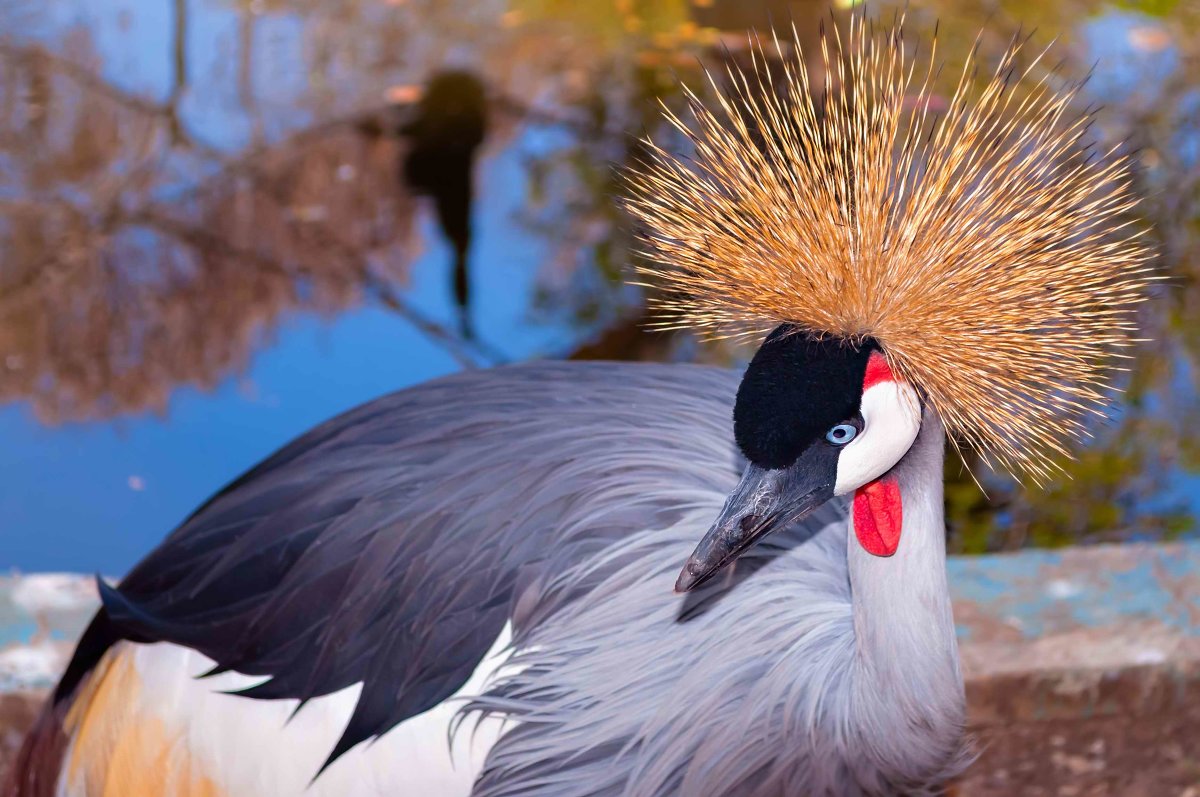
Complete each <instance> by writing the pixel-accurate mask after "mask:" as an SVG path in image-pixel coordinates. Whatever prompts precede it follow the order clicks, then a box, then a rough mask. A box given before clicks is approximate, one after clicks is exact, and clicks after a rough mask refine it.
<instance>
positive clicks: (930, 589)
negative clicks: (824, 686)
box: [847, 409, 964, 782]
mask: <svg viewBox="0 0 1200 797" xmlns="http://www.w3.org/2000/svg"><path fill="white" fill-rule="evenodd" d="M944 445H945V433H944V430H943V427H942V423H941V420H940V419H939V418H938V417H937V415H936V413H934V412H933V411H932V410H930V409H927V410H926V411H925V414H924V418H923V420H922V425H921V431H920V433H919V434H918V436H917V439H916V441H915V442H914V443H913V446H912V448H911V449H910V450H909V452H908V453H907V454H906V455H905V457H904V459H903V460H901V462H900V463H899V464H898V465H897V466H896V467H895V468H894V469H893V471H892V474H893V475H894V476H895V477H896V478H897V480H898V482H899V485H900V494H901V500H902V503H903V508H902V514H903V521H902V524H903V525H902V527H901V535H900V545H899V548H898V550H897V551H896V553H895V554H894V555H892V556H891V557H887V558H883V557H878V556H874V555H872V554H870V553H867V552H866V551H865V550H863V548H862V546H861V545H860V544H859V542H858V540H857V538H856V537H855V535H854V530H853V528H850V529H849V532H850V533H849V534H848V535H847V536H848V540H847V544H848V546H849V549H848V558H849V575H850V589H851V593H852V601H853V616H854V631H855V647H856V657H855V669H854V679H853V680H854V689H853V698H852V707H851V712H852V725H851V727H852V730H851V732H852V733H855V734H858V735H859V736H860V739H861V742H862V749H863V750H865V751H867V753H868V755H870V756H872V757H873V758H875V760H876V764H877V765H878V766H879V768H880V769H881V770H883V771H884V772H893V773H899V774H900V780H901V781H904V780H908V779H909V778H911V781H912V782H919V781H924V780H925V779H926V778H927V777H929V776H930V775H931V774H934V773H937V772H938V771H939V770H942V771H945V772H946V773H947V774H952V772H953V770H955V769H957V768H958V767H959V766H961V764H962V763H963V756H962V739H963V714H964V697H963V684H962V675H961V672H960V670H959V664H958V646H957V644H956V642H955V634H954V617H953V615H952V613H951V607H950V595H949V590H948V588H947V584H946V543H945V533H946V532H945V520H944V517H943V508H942V459H943V448H944ZM853 522H854V521H853V517H851V520H850V523H851V526H852V525H853Z"/></svg>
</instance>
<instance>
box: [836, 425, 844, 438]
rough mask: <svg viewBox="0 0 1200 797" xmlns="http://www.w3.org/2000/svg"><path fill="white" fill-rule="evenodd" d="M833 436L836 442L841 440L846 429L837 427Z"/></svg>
mask: <svg viewBox="0 0 1200 797" xmlns="http://www.w3.org/2000/svg"><path fill="white" fill-rule="evenodd" d="M833 436H834V437H836V438H837V439H838V440H841V439H842V438H843V437H845V436H846V427H844V426H839V427H837V428H836V429H834V430H833Z"/></svg>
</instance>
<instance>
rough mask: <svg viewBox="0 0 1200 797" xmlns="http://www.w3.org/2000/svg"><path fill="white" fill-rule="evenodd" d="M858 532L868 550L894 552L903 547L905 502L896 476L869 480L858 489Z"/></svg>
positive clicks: (856, 528)
mask: <svg viewBox="0 0 1200 797" xmlns="http://www.w3.org/2000/svg"><path fill="white" fill-rule="evenodd" d="M853 514H854V534H855V536H857V537H858V544H859V545H861V546H862V547H863V550H864V551H866V552H867V553H871V554H875V555H876V556H891V555H892V554H894V553H895V552H896V549H897V548H899V547H900V528H901V526H902V525H903V521H904V517H903V515H904V506H903V503H902V502H901V500H900V484H899V483H898V482H897V481H896V477H894V476H884V477H883V478H880V479H876V480H875V481H873V482H867V483H866V484H864V485H863V486H862V487H859V488H858V489H857V490H855V491H854V509H853Z"/></svg>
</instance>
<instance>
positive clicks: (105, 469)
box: [0, 0, 1200, 575]
mask: <svg viewBox="0 0 1200 797" xmlns="http://www.w3.org/2000/svg"><path fill="white" fill-rule="evenodd" d="M906 5H907V7H908V18H909V25H908V26H909V28H910V30H912V31H914V32H918V33H921V34H923V35H925V36H928V35H929V34H930V33H931V32H932V31H933V28H934V24H935V22H938V21H940V33H939V41H938V45H939V49H940V52H941V54H942V57H943V58H944V59H945V61H946V63H947V69H946V70H945V75H944V77H946V78H947V79H949V78H951V77H952V76H953V75H954V74H957V69H958V66H959V65H961V63H962V61H963V59H964V58H965V57H966V56H967V54H968V52H969V50H970V48H971V47H972V46H973V44H974V42H975V38H976V34H977V33H978V31H979V30H980V28H982V27H984V26H985V25H986V30H985V31H984V33H983V36H982V39H981V41H980V45H979V46H980V48H981V50H982V51H983V61H984V62H985V63H994V62H995V59H996V58H997V57H998V56H999V54H1000V52H1001V51H1002V50H1003V49H1004V47H1005V46H1006V45H1007V43H1008V41H1009V40H1010V38H1011V37H1012V36H1013V35H1015V34H1017V33H1018V31H1019V30H1024V31H1026V32H1028V31H1029V30H1030V29H1033V28H1036V33H1035V34H1034V40H1035V43H1038V44H1046V43H1049V42H1050V41H1051V40H1052V39H1054V38H1057V39H1058V44H1057V46H1056V48H1055V53H1056V55H1057V56H1059V57H1061V58H1062V59H1063V61H1064V63H1063V64H1062V66H1061V69H1062V72H1063V74H1064V75H1066V76H1068V77H1070V76H1075V77H1078V76H1082V75H1083V74H1085V73H1086V72H1088V70H1089V69H1090V70H1092V72H1093V75H1092V79H1091V82H1090V83H1089V84H1088V87H1087V89H1086V90H1085V97H1084V102H1085V103H1093V104H1097V105H1099V104H1103V108H1102V109H1101V110H1100V111H1099V113H1098V115H1097V120H1096V124H1095V125H1094V127H1093V129H1092V132H1093V134H1094V136H1095V137H1096V140H1097V141H1098V142H1099V143H1101V144H1103V145H1105V146H1109V145H1113V144H1118V143H1119V144H1120V145H1121V146H1122V147H1126V148H1130V149H1136V150H1137V151H1138V152H1139V153H1140V154H1139V161H1140V171H1139V175H1138V181H1139V191H1140V192H1141V193H1142V194H1143V195H1144V197H1145V200H1144V202H1143V204H1142V207H1141V209H1140V212H1141V214H1142V215H1143V218H1142V219H1141V220H1139V223H1141V224H1145V225H1152V227H1153V232H1152V235H1153V236H1154V240H1155V242H1156V245H1157V247H1158V251H1159V253H1160V255H1159V258H1158V262H1157V267H1158V268H1159V269H1160V270H1161V273H1162V274H1163V275H1164V276H1166V277H1167V278H1168V279H1167V280H1166V281H1164V282H1163V283H1162V284H1161V286H1160V288H1159V290H1158V292H1157V294H1156V296H1155V297H1154V299H1153V301H1152V302H1151V303H1149V304H1147V305H1146V306H1145V307H1144V312H1143V335H1144V337H1146V338H1147V339H1148V342H1145V343H1141V344H1139V345H1138V347H1137V349H1136V352H1135V354H1134V357H1133V359H1132V360H1130V361H1129V362H1128V368H1129V370H1128V373H1127V374H1125V376H1124V377H1123V379H1124V382H1125V383H1126V384H1125V387H1126V392H1125V394H1124V396H1123V397H1122V398H1121V399H1120V400H1119V402H1118V403H1117V404H1116V405H1115V406H1114V409H1113V413H1112V419H1111V421H1110V422H1109V423H1107V424H1098V425H1097V426H1096V428H1095V429H1094V434H1095V438H1094V440H1093V441H1092V443H1091V444H1090V445H1089V446H1088V447H1087V448H1086V449H1084V450H1083V451H1082V452H1081V456H1080V458H1079V459H1078V461H1076V462H1073V463H1067V464H1066V469H1067V477H1064V478H1062V479H1060V480H1059V481H1057V482H1055V483H1054V484H1052V485H1050V489H1049V490H1044V491H1043V490H1036V489H1031V490H1026V489H1023V488H1022V487H1020V486H1019V485H1017V484H1015V483H1013V482H1012V481H1010V480H1008V479H1007V478H1005V477H1003V476H1000V475H997V474H993V473H990V472H988V471H987V470H986V469H985V468H983V467H982V465H981V464H980V463H978V462H977V461H975V459H974V458H973V456H972V455H970V454H969V453H968V455H967V464H968V465H969V466H970V467H971V468H972V469H974V471H975V473H976V474H977V476H978V477H979V481H980V483H979V484H977V483H976V482H975V481H974V480H973V479H971V478H970V476H969V474H968V473H967V471H966V470H965V469H964V468H963V466H962V462H961V460H959V459H956V458H953V457H952V458H950V464H949V465H948V475H949V477H950V484H949V486H948V490H947V502H948V510H949V513H948V514H949V521H950V545H951V549H952V551H954V552H960V553H978V552H988V551H1000V550H1012V549H1019V548H1024V547H1029V546H1035V547H1057V546H1062V545H1066V544H1071V543H1078V542H1094V541H1099V540H1130V539H1141V540H1167V539H1172V538H1176V537H1179V536H1181V535H1182V536H1188V535H1195V534H1196V529H1197V512H1198V511H1200V475H1198V474H1200V436H1197V435H1196V434H1195V433H1194V431H1193V430H1194V429H1196V428H1197V425H1198V424H1200V402H1198V392H1197V385H1198V379H1200V373H1198V371H1197V363H1198V360H1197V358H1198V357H1200V324H1198V323H1197V319H1198V318H1200V288H1198V287H1197V281H1196V276H1197V274H1198V273H1200V62H1198V61H1200V58H1198V56H1200V4H1197V3H1194V2H1184V1H1183V0H1146V2H1140V3H1134V2H1128V3H1126V2H1117V3H1102V2H1085V1H1083V0H1049V1H1048V0H1039V2H1030V1H1029V0H1012V2H948V0H946V1H943V0H912V2H909V3H907V4H906ZM847 13H848V9H847V8H846V7H838V6H835V7H833V8H832V9H831V8H830V7H829V5H828V4H827V3H825V2H783V0H759V1H758V2H741V0H738V1H736V2H735V1H734V0H653V1H651V0H592V1H591V2H586V3H583V2H571V1H569V0H342V2H322V1H321V0H156V1H155V2H149V1H148V0H142V1H141V2H139V1H138V0H0V401H2V405H0V568H5V569H9V568H13V569H18V570H22V571H27V572H28V571H39V570H68V571H82V572H95V571H102V572H104V573H106V574H112V575H119V574H121V573H123V572H124V571H125V570H126V569H128V568H129V567H130V566H131V565H132V563H133V562H134V561H136V560H137V559H138V558H139V557H140V556H142V555H143V554H144V553H145V552H146V551H148V550H149V549H150V548H151V547H152V546H153V545H154V544H155V543H156V542H157V541H158V540H159V539H160V538H161V537H162V536H163V535H165V534H166V533H167V532H168V531H169V530H170V529H171V528H172V527H173V526H174V525H175V524H176V523H177V522H179V521H180V520H181V519H182V518H183V517H184V516H185V515H186V514H187V513H188V512H189V511H190V510H191V509H192V508H194V507H195V506H196V505H197V504H199V503H200V502H201V501H202V500H203V499H204V498H205V497H206V496H208V495H210V494H211V493H213V492H214V491H215V490H217V489H218V488H219V487H221V486H222V485H223V484H224V483H226V482H227V481H229V480H230V479H232V478H233V477H234V476H236V475H237V474H238V473H239V472H241V471H242V470H244V469H245V468H247V467H249V466H251V465H253V464H254V463H255V462H257V461H258V460H259V459H261V458H262V457H264V456H266V455H267V454H269V453H270V452H271V451H272V450H274V449H275V448H276V447H278V446H280V445H281V444H283V443H284V442H286V441H287V440H289V439H290V438H292V437H293V436H295V435H297V434H299V433H300V432H302V431H304V430H305V429H307V428H308V427H309V426H311V425H313V424H315V423H317V422H318V421H321V420H323V419H325V418H327V417H329V416H331V415H333V414H335V413H337V412H339V411H341V410H344V409H347V408H349V407H352V406H354V405H356V404H359V403H361V402H363V401H365V400H367V399H370V398H373V397H375V396H378V395H380V394H382V393H385V392H388V391H392V390H396V389H399V388H403V387H405V386H407V385H411V384H413V383H416V382H419V381H422V380H426V379H429V378H431V377H436V376H439V375H442V374H446V373H449V372H452V371H455V370H458V369H462V368H473V367H486V366H489V365H493V364H498V363H503V362H509V361H515V360H524V359H529V358H533V357H575V358H615V359H655V360H694V361H703V362H712V363H720V364H728V365H736V364H738V363H739V362H742V361H743V360H744V358H745V357H746V356H747V355H748V353H749V352H748V351H747V350H746V349H744V348H740V347H738V346H736V345H733V344H730V343H715V344H714V343H707V342H703V341H699V340H697V339H695V338H694V337H692V336H690V335H687V334H665V333H654V332H651V331H648V329H647V326H646V324H647V322H648V321H650V320H652V319H651V318H650V316H649V314H648V311H647V310H646V309H645V300H646V297H647V292H648V291H652V290H653V288H647V289H642V288H631V287H628V286H627V285H626V284H625V283H624V281H623V277H624V276H627V274H628V269H629V267H630V264H631V260H632V258H633V257H635V254H634V253H633V251H632V247H631V235H630V231H629V224H628V223H627V222H626V220H625V219H624V218H623V216H622V213H621V211H620V210H619V208H618V204H617V202H616V201H615V197H616V195H618V194H619V192H620V172H621V170H622V169H624V168H626V167H628V166H629V165H631V164H632V163H633V162H634V161H635V160H636V159H637V157H638V154H639V143H638V137H639V136H640V135H641V134H643V133H646V132H648V133H650V134H651V135H654V136H655V137H656V138H658V139H659V140H661V141H665V142H668V143H669V142H670V141H671V137H670V135H669V133H668V132H667V131H666V130H665V127H664V125H663V123H662V121H661V119H660V114H659V110H658V103H659V102H660V101H661V102H663V103H666V104H667V105H668V106H675V105H678V104H679V102H680V99H681V98H680V92H679V81H681V80H682V81H684V82H686V83H689V84H690V85H693V86H696V87H702V85H703V84H702V82H701V80H700V76H701V70H702V68H704V67H709V68H711V67H721V66H723V64H724V63H725V62H726V61H734V62H737V61H739V60H742V59H744V58H745V57H746V56H745V51H746V40H747V33H746V31H747V30H748V29H750V28H758V29H760V30H767V29H768V28H769V26H770V25H771V23H772V20H774V21H775V22H776V23H777V24H780V23H782V24H787V22H788V21H789V20H794V21H795V23H796V25H797V27H798V29H799V30H800V36H801V38H802V39H803V40H805V41H809V42H811V43H815V41H816V36H817V30H818V26H819V24H820V23H821V22H822V20H824V21H825V22H826V24H837V22H838V21H839V20H843V21H844V18H845V16H846V14H847ZM872 13H874V14H878V15H881V16H890V15H891V14H892V13H893V8H892V6H889V5H888V4H886V3H882V2H881V3H877V4H874V5H873V7H872ZM1031 53H1032V51H1031ZM942 88H943V89H945V88H946V87H945V86H943V87H942ZM1081 110H1082V108H1081ZM1122 142H1123V143H1122Z"/></svg>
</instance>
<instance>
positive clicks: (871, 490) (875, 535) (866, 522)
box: [853, 351, 904, 556]
mask: <svg viewBox="0 0 1200 797" xmlns="http://www.w3.org/2000/svg"><path fill="white" fill-rule="evenodd" d="M895 379H896V376H895V375H894V374H893V373H892V369H891V368H890V367H889V366H888V362H887V358H886V357H884V356H883V355H882V354H881V353H879V352H878V351H874V352H871V357H870V359H869V360H867V372H866V375H865V376H864V377H863V390H864V391H865V390H866V389H867V388H869V387H871V386H872V385H876V384H879V383H880V382H892V381H895ZM903 510H904V506H903V502H902V501H901V500H900V485H899V483H897V481H896V478H895V477H894V476H887V475H885V476H882V477H880V478H878V479H876V480H875V481H872V482H867V483H866V484H864V485H863V486H862V487H859V488H858V489H857V490H855V491H854V508H853V519H854V534H855V536H857V537H858V544H859V545H861V546H862V547H863V550H864V551H866V552H867V553H871V554H874V555H875V556H891V555H892V554H894V553H895V552H896V549H897V548H899V547H900V530H901V527H902V526H903V521H904V511H903Z"/></svg>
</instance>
